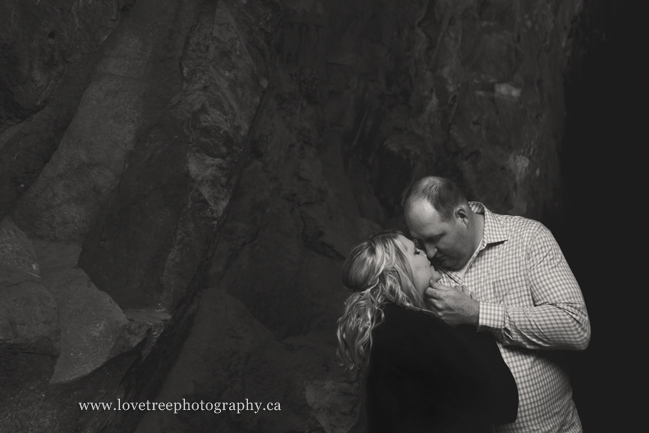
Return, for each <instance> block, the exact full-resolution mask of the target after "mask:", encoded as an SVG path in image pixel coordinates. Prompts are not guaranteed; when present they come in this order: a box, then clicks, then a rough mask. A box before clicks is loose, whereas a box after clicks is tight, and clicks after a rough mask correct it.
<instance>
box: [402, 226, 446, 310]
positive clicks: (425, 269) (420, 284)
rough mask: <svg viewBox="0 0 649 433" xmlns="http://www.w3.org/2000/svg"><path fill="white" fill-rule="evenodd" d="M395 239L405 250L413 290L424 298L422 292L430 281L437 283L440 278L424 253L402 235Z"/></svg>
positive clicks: (428, 285)
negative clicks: (412, 281)
mask: <svg viewBox="0 0 649 433" xmlns="http://www.w3.org/2000/svg"><path fill="white" fill-rule="evenodd" d="M397 239H398V240H399V242H401V244H402V245H403V247H404V249H405V250H406V258H407V259H408V263H409V264H410V268H411V269H412V275H413V278H414V280H415V281H414V283H415V288H416V289H417V291H418V292H419V293H420V294H421V296H422V297H424V292H425V291H426V289H427V288H428V287H430V280H431V279H432V280H433V281H438V280H439V279H440V278H442V276H441V275H440V273H439V272H437V271H436V270H435V268H434V267H433V265H431V263H430V261H429V260H428V257H426V253H425V252H424V251H422V250H420V249H418V248H416V247H415V244H414V243H413V242H412V241H411V240H410V239H408V238H407V237H405V236H402V235H399V237H398V238H397ZM424 299H425V298H424Z"/></svg>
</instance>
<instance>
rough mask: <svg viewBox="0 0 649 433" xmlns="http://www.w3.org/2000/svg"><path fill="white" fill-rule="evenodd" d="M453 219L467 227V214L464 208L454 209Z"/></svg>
mask: <svg viewBox="0 0 649 433" xmlns="http://www.w3.org/2000/svg"><path fill="white" fill-rule="evenodd" d="M455 218H457V219H458V222H461V223H463V224H464V225H466V226H468V225H469V214H468V213H467V211H466V209H464V207H462V206H458V207H457V208H456V209H455Z"/></svg>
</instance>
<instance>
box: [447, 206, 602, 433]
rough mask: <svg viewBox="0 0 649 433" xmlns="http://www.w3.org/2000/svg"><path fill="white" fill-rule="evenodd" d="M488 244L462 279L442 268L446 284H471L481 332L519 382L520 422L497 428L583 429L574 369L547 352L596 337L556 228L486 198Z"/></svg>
mask: <svg viewBox="0 0 649 433" xmlns="http://www.w3.org/2000/svg"><path fill="white" fill-rule="evenodd" d="M469 206H470V207H471V209H472V210H473V211H474V212H476V213H479V214H484V219H485V225H484V233H483V238H482V243H481V244H480V247H479V250H478V253H477V254H476V255H475V257H474V259H473V262H472V263H470V265H469V267H468V269H467V270H466V273H465V274H464V278H463V279H462V278H461V277H460V276H459V275H458V274H456V273H454V272H453V271H449V270H444V269H442V271H443V272H442V280H441V282H442V284H445V285H447V286H455V285H458V284H459V285H464V286H466V287H467V288H468V289H469V290H471V291H472V292H473V294H474V298H475V299H477V300H479V301H480V316H479V323H478V330H480V331H489V332H491V333H492V334H493V335H494V336H495V337H496V340H497V341H498V347H499V348H500V352H501V354H502V356H503V359H504V360H505V363H506V364H507V365H508V366H509V369H510V370H511V372H512V374H513V375H514V378H515V380H516V384H517V386H518V394H519V407H518V416H517V419H516V421H515V422H514V423H512V424H507V425H504V426H500V427H497V428H496V431H497V432H525V433H528V432H548V433H549V432H552V433H557V432H581V431H582V427H581V422H580V420H579V416H578V414H577V409H576V407H575V404H574V402H573V401H572V388H571V387H570V382H569V380H568V376H567V374H566V373H565V372H564V371H563V370H562V369H561V368H560V367H559V366H558V365H556V364H555V363H553V362H552V361H550V360H548V359H546V358H545V357H544V356H542V353H540V351H541V350H551V349H572V350H583V349H585V348H586V346H588V342H589V340H590V322H589V320H588V313H587V312H586V305H585V304H584V298H583V296H582V294H581V290H580V289H579V285H578V284H577V280H575V277H574V276H573V274H572V271H571V270H570V267H569V266H568V263H566V260H565V258H564V257H563V254H562V253H561V249H560V248H559V245H558V244H557V242H556V241H555V239H554V237H553V236H552V233H550V231H549V230H548V229H547V228H546V227H545V226H544V225H543V224H541V223H539V222H537V221H533V220H530V219H527V218H523V217H519V216H508V215H498V214H495V213H492V212H490V211H489V210H488V209H487V208H486V207H485V206H484V205H483V204H482V203H479V202H470V203H469Z"/></svg>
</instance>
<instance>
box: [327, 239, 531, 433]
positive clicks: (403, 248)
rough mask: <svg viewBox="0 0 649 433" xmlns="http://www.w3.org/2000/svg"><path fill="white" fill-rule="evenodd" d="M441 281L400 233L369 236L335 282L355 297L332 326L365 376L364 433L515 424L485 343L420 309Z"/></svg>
mask: <svg viewBox="0 0 649 433" xmlns="http://www.w3.org/2000/svg"><path fill="white" fill-rule="evenodd" d="M440 277H441V276H440V274H439V273H437V272H436V271H435V268H434V267H433V266H432V265H431V264H430V261H429V260H428V258H427V257H426V254H425V253H424V252H423V251H421V250H419V249H418V248H416V247H415V245H414V244H413V242H412V241H410V240H409V239H407V238H406V237H405V236H403V235H402V234H401V233H399V232H384V233H379V234H376V235H374V236H372V237H370V238H369V239H368V240H366V241H364V242H362V243H360V244H359V245H357V246H356V247H354V249H353V250H352V251H351V253H350V254H349V256H348V257H347V259H346V260H345V264H344V266H343V283H344V284H345V286H347V287H348V288H350V289H351V290H353V291H355V292H356V293H354V294H352V295H351V296H350V297H349V298H348V299H347V301H346V302H345V313H344V314H343V316H342V317H341V318H340V319H339V320H338V341H339V348H338V355H339V356H340V358H341V360H342V362H343V364H344V366H345V367H346V368H347V369H349V370H350V371H352V372H354V373H360V372H364V382H363V387H364V408H365V417H366V427H367V430H368V431H370V432H407V433H415V432H458V433H460V432H461V433H478V432H491V431H493V427H492V426H493V425H498V424H505V423H509V422H513V421H514V420H515V419H516V412H517V409H518V393H517V390H516V383H515V382H514V378H513V377H512V375H511V373H510V371H509V369H508V368H507V366H506V365H505V363H504V362H503V360H502V358H501V356H500V352H499V350H498V347H497V346H496V342H495V340H494V339H493V337H492V336H491V335H490V334H487V333H483V332H476V331H475V328H473V327H470V326H459V327H457V328H453V327H451V326H449V325H447V324H446V323H444V322H443V321H442V320H440V319H438V318H437V317H435V316H434V315H433V314H432V313H431V312H429V311H427V310H426V303H425V301H424V292H425V291H426V288H427V287H429V285H430V284H429V281H430V280H431V279H434V280H439V279H440Z"/></svg>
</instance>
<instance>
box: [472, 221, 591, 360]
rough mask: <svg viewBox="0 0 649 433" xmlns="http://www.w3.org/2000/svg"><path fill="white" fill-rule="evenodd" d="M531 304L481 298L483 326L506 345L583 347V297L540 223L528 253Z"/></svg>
mask: <svg viewBox="0 0 649 433" xmlns="http://www.w3.org/2000/svg"><path fill="white" fill-rule="evenodd" d="M525 260H526V261H527V268H528V272H529V279H528V284H529V287H527V288H525V287H512V288H511V289H510V290H529V291H530V293H531V298H532V301H533V306H531V307H520V306H511V305H507V303H506V301H505V302H503V303H501V304H494V303H486V302H481V303H480V313H479V314H480V316H479V329H480V330H487V331H490V332H491V333H492V334H493V335H494V336H495V337H496V339H497V340H498V341H499V342H501V343H502V344H505V345H515V346H522V347H525V348H528V349H569V350H584V349H585V348H586V347H587V346H588V343H589V341H590V321H589V319H588V313H587V311H586V305H585V303H584V298H583V295H582V293H581V289H580V288H579V284H578V283H577V280H576V279H575V277H574V275H573V273H572V271H571V270H570V267H569V266H568V263H567V262H566V259H565V258H564V256H563V253H562V252H561V249H560V248H559V245H558V244H557V242H556V240H555V239H554V237H553V236H552V233H550V231H549V230H548V229H547V228H545V227H544V226H542V225H541V226H540V227H539V230H538V231H537V232H536V234H535V235H534V236H533V238H532V240H531V242H530V245H529V247H528V249H527V255H526V257H525Z"/></svg>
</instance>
